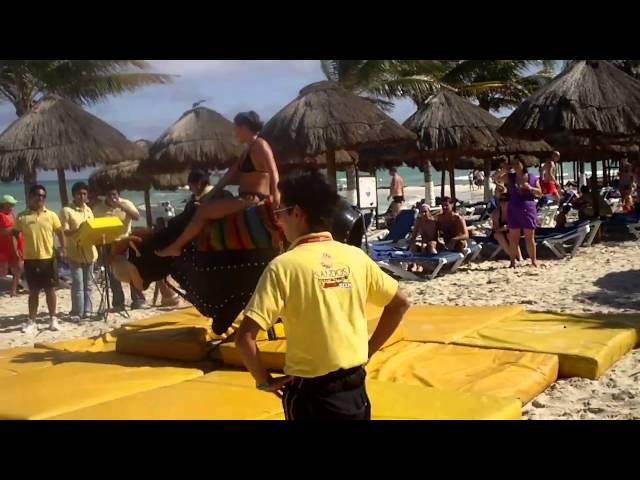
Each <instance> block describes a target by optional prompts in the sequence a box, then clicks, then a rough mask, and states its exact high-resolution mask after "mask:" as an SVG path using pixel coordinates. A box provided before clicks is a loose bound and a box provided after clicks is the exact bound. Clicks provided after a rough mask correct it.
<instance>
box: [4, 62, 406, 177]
mask: <svg viewBox="0 0 640 480" xmlns="http://www.w3.org/2000/svg"><path fill="white" fill-rule="evenodd" d="M150 63H151V66H152V69H153V70H154V71H156V72H159V73H168V74H173V75H177V76H178V77H176V78H175V80H174V82H173V83H171V84H168V85H156V86H150V87H146V88H143V89H141V90H138V91H136V92H133V93H127V94H124V95H120V96H117V97H111V98H109V99H107V100H106V101H104V102H102V103H99V104H96V105H93V106H91V107H88V108H87V110H88V111H90V112H91V113H93V114H94V115H97V116H98V117H100V118H101V119H102V120H104V121H106V122H107V123H109V124H110V125H112V126H114V127H115V128H117V129H118V130H120V131H121V132H122V133H123V134H125V135H126V136H127V137H128V138H129V139H130V140H137V139H141V138H143V139H147V140H151V141H154V140H155V139H156V138H158V137H159V136H160V134H161V133H162V132H163V131H164V130H165V129H166V128H167V127H169V126H170V125H171V124H173V123H174V122H175V121H176V120H177V119H178V118H179V117H180V115H181V114H182V113H183V112H184V111H186V110H188V109H190V108H191V106H192V104H193V103H195V102H197V101H199V100H205V102H204V103H203V106H205V107H208V108H211V109H213V110H216V111H218V112H219V113H221V114H222V115H224V116H225V117H227V118H228V119H232V118H233V117H234V116H235V114H236V113H238V112H240V111H246V110H255V111H256V112H258V114H260V116H261V117H262V118H263V119H264V120H265V121H266V120H268V119H269V118H270V117H271V116H272V115H273V114H275V113H277V112H278V111H279V110H280V109H281V108H282V107H284V106H285V105H286V104H288V103H289V102H290V101H291V100H293V99H294V98H295V97H296V96H297V95H298V92H299V91H300V90H301V89H302V88H303V87H304V86H306V85H308V84H309V83H312V82H317V81H321V80H325V76H324V74H323V73H322V70H321V68H320V61H319V60H150ZM395 103H396V107H395V109H394V110H393V112H391V116H392V117H393V118H395V119H396V120H397V121H399V122H403V121H404V120H405V119H406V118H407V117H409V116H410V115H411V114H412V113H413V112H414V111H415V107H414V106H413V103H412V102H411V101H410V100H400V101H397V102H395ZM15 119H16V116H15V111H14V109H13V107H12V106H11V105H10V104H7V103H0V131H3V130H4V129H5V128H6V127H7V126H9V124H10V123H11V122H12V121H14V120H15ZM82 176H86V173H81V174H80V177H82ZM40 178H41V179H43V180H48V179H54V178H55V172H48V173H43V174H42V175H41V176H40Z"/></svg>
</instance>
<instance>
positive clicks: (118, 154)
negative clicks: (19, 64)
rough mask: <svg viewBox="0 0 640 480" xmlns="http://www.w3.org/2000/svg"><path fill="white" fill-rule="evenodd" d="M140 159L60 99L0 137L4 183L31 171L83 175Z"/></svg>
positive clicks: (118, 137) (108, 129)
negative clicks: (66, 171) (82, 171)
mask: <svg viewBox="0 0 640 480" xmlns="http://www.w3.org/2000/svg"><path fill="white" fill-rule="evenodd" d="M140 158H141V153H140V150H139V149H138V148H136V147H135V146H134V145H133V144H132V143H131V142H129V141H128V140H127V138H126V137H125V136H124V135H123V134H122V133H120V132H119V131H118V130H116V129H115V128H113V127H112V126H110V125H108V124H107V123H105V122H103V121H102V120H100V119H99V118H98V117H96V116H94V115H92V114H90V113H89V112H86V111H84V110H83V109H82V108H80V107H79V106H78V105H76V104H75V103H73V102H71V101H69V100H66V99H63V98H60V97H56V96H48V97H45V98H43V99H42V100H40V101H39V102H38V103H36V105H35V106H34V107H33V108H32V109H31V110H30V111H29V112H28V113H26V114H25V115H23V116H22V117H20V118H18V119H17V120H15V121H14V122H13V123H12V124H11V125H9V127H8V128H7V129H6V130H5V131H4V132H3V133H2V135H0V176H1V177H2V178H3V179H16V178H19V177H21V176H22V175H23V174H24V173H25V172H30V171H32V169H33V168H38V169H45V170H52V169H58V168H64V169H72V170H79V169H81V168H83V167H88V166H94V165H98V164H113V163H118V162H122V161H125V160H138V159H140Z"/></svg>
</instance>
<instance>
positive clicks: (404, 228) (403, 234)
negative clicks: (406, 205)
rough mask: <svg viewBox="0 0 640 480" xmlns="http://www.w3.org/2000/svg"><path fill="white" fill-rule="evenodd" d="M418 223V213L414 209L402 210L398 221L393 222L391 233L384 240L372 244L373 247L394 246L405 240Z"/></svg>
mask: <svg viewBox="0 0 640 480" xmlns="http://www.w3.org/2000/svg"><path fill="white" fill-rule="evenodd" d="M415 221H416V212H415V211H414V210H413V209H409V210H401V211H400V213H399V214H398V216H397V217H396V219H395V220H394V221H393V224H392V225H391V228H390V229H389V233H388V234H387V235H386V236H385V237H384V238H382V240H376V241H372V242H371V246H372V247H373V246H375V245H384V244H394V243H397V242H399V241H400V240H404V239H405V238H407V236H408V235H409V234H410V233H411V228H412V227H413V224H414V222H415Z"/></svg>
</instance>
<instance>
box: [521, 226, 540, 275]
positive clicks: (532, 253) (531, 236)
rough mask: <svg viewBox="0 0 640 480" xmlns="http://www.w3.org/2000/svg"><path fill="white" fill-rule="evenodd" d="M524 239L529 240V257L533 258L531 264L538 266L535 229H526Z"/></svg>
mask: <svg viewBox="0 0 640 480" xmlns="http://www.w3.org/2000/svg"><path fill="white" fill-rule="evenodd" d="M524 239H525V240H526V242H527V253H528V254H529V258H530V259H531V265H533V266H534V267H537V266H538V259H537V257H536V239H535V230H525V231H524Z"/></svg>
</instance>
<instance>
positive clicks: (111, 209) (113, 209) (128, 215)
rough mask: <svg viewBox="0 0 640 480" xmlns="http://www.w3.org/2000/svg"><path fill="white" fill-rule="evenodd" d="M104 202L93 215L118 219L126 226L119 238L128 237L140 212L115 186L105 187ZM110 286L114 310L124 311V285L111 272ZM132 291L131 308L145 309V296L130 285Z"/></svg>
mask: <svg viewBox="0 0 640 480" xmlns="http://www.w3.org/2000/svg"><path fill="white" fill-rule="evenodd" d="M103 190H104V193H105V195H104V202H101V203H98V204H97V205H96V206H95V207H94V208H93V214H94V215H95V216H96V217H112V216H114V217H118V218H119V219H120V220H121V221H122V224H123V225H124V227H123V229H122V235H120V236H119V237H118V238H122V237H126V236H127V235H129V234H130V233H131V224H132V223H133V222H137V221H138V219H139V218H140V212H138V209H137V208H136V206H135V205H134V204H133V203H132V202H130V201H129V200H127V199H125V198H122V197H120V191H119V190H118V188H117V187H116V186H115V185H113V184H109V185H105V186H104V189H103ZM109 284H110V285H111V289H112V291H113V302H112V305H113V309H114V310H116V311H120V310H124V291H123V290H122V283H121V282H120V280H118V279H117V278H116V277H115V275H113V272H111V270H109ZM129 288H130V291H131V308H132V309H136V308H143V307H144V306H145V298H144V294H143V293H142V292H141V291H139V290H138V289H137V288H135V287H134V286H133V284H130V285H129Z"/></svg>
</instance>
